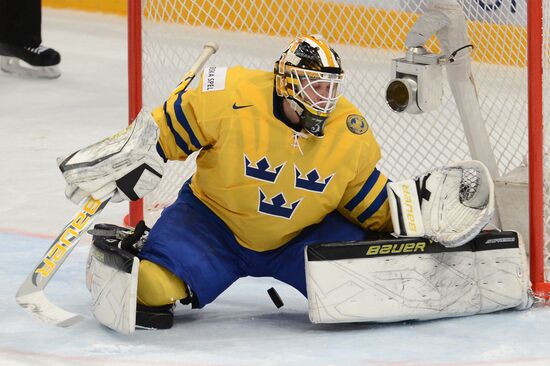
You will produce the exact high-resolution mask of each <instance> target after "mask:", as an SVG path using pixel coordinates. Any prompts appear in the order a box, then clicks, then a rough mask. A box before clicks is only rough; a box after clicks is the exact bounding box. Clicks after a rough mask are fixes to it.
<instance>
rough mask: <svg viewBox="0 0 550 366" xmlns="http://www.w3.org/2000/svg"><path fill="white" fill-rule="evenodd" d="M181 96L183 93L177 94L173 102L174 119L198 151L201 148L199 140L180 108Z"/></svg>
mask: <svg viewBox="0 0 550 366" xmlns="http://www.w3.org/2000/svg"><path fill="white" fill-rule="evenodd" d="M183 94H184V92H179V93H178V97H177V98H176V101H175V102H174V112H175V113H176V119H177V120H178V122H179V124H180V125H181V126H182V127H183V129H184V130H185V132H187V134H188V135H189V139H190V140H191V143H192V144H193V146H195V148H196V149H197V150H198V149H200V148H201V147H202V145H201V143H200V142H199V139H197V136H195V133H194V132H193V129H192V128H191V126H190V125H189V121H188V120H187V117H185V113H183V108H182V107H181V97H182V95H183Z"/></svg>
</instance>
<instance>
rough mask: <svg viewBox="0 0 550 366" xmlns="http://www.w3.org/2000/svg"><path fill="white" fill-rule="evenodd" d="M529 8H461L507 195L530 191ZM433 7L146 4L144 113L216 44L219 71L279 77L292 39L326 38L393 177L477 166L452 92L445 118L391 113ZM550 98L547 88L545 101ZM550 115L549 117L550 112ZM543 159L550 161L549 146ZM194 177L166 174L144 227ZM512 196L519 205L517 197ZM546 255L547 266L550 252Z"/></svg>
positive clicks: (522, 0) (515, 2)
mask: <svg viewBox="0 0 550 366" xmlns="http://www.w3.org/2000/svg"><path fill="white" fill-rule="evenodd" d="M528 1H534V0H502V1H496V2H495V1H469V0H459V3H460V4H461V5H462V7H463V9H464V12H465V14H466V17H467V19H468V32H469V35H470V40H471V43H472V44H473V45H474V47H475V49H474V51H473V59H474V63H473V74H474V77H475V81H476V87H477V92H478V95H479V102H480V105H481V111H482V114H483V118H484V120H485V127H486V130H487V133H488V136H489V140H490V143H491V145H492V150H493V152H494V156H495V158H496V162H497V165H498V171H499V175H501V176H502V177H503V178H502V179H501V180H502V182H503V183H502V184H503V185H507V184H508V183H507V181H506V177H507V176H509V175H511V176H514V177H516V178H515V181H514V184H515V183H518V182H519V181H521V182H520V183H525V182H526V173H525V172H526V171H527V169H526V168H525V165H526V161H527V160H526V157H527V156H528V152H529V140H528V92H527V88H528V77H527V75H528V74H527V72H526V70H527V37H528V33H527V16H528V15H527V14H528V12H527V7H528V5H527V2H528ZM427 2H428V0H344V1H318V0H289V1H280V0H278V1H275V0H241V1H222V0H164V1H162V0H144V1H142V7H141V15H140V21H141V33H140V35H141V37H142V53H141V56H142V58H143V59H142V63H141V64H142V67H143V76H142V85H143V90H142V96H143V105H144V106H145V107H147V108H154V107H155V106H157V105H160V104H161V103H162V102H163V101H164V99H165V98H166V96H167V95H168V93H169V92H170V91H171V90H172V89H173V88H174V87H175V86H176V85H177V84H178V82H179V80H180V78H181V76H182V75H183V74H184V73H185V71H186V70H187V69H188V68H189V67H190V66H191V64H192V63H193V61H194V60H195V59H196V57H197V55H198V54H199V53H200V51H201V49H202V46H203V44H204V43H205V42H207V41H215V42H217V43H219V44H220V50H219V51H218V53H217V54H215V55H214V56H213V57H212V58H211V59H210V61H209V64H210V65H220V66H232V65H242V66H247V67H251V68H256V69H265V70H272V68H273V62H274V61H275V60H276V59H278V57H279V56H280V52H281V51H282V50H283V49H284V47H285V46H286V44H287V43H288V41H289V40H290V39H291V38H292V37H294V36H296V35H299V34H312V33H313V34H322V35H323V36H324V37H325V38H326V39H327V40H328V41H329V42H330V43H331V44H332V45H333V47H334V48H335V49H336V50H337V52H338V53H339V54H340V56H341V59H342V62H343V66H344V69H345V72H346V89H345V95H346V96H347V97H348V98H349V99H351V101H353V102H354V103H355V104H356V105H357V106H358V107H359V109H360V110H361V111H362V112H363V113H364V115H365V117H366V118H367V120H368V122H369V124H370V125H371V126H372V129H373V131H374V132H375V135H376V137H377V139H378V141H379V143H380V145H381V148H382V153H383V159H382V161H381V163H380V168H381V169H382V170H383V171H384V172H385V173H386V174H387V175H388V176H390V177H391V178H393V179H400V178H408V177H411V176H414V175H417V174H418V173H419V172H422V171H425V170H428V169H431V168H432V167H434V166H443V165H447V164H449V163H452V162H455V161H459V160H465V159H470V158H471V156H470V152H469V149H468V143H467V141H466V136H465V133H464V131H463V127H462V124H461V121H460V116H459V113H458V110H457V107H456V105H455V103H454V100H453V97H452V94H451V92H450V90H449V87H448V85H446V84H447V82H446V81H445V89H444V98H443V101H442V105H441V107H440V108H439V109H438V110H436V111H433V112H429V113H424V114H420V115H410V114H397V113H394V112H392V111H391V110H390V109H389V108H388V106H387V105H386V102H385V98H384V95H385V94H384V90H385V87H386V84H387V83H388V81H389V78H390V74H389V70H390V60H391V59H393V58H397V57H402V56H403V55H404V40H405V37H406V34H407V32H408V30H409V28H410V26H411V25H412V24H413V23H414V22H415V20H416V19H417V18H418V16H419V15H420V14H421V13H422V11H423V9H424V8H425V7H426V5H427ZM542 3H543V4H542V7H543V11H544V12H545V13H548V11H549V10H550V5H549V3H550V0H543V1H542ZM547 18H548V17H547V14H544V17H543V19H544V32H543V33H544V34H543V35H544V37H543V44H542V49H543V52H542V53H543V61H544V62H543V65H544V68H547V65H548V62H549V60H548V56H549V54H550V52H549V50H550V47H549V46H548V39H547V38H548V36H549V35H548V26H549V25H550V24H549V23H548V21H547ZM428 47H429V49H430V50H431V51H433V52H438V51H439V46H438V43H437V41H436V40H434V39H432V40H431V41H430V42H429V43H428ZM138 77H139V76H138ZM195 83H196V81H195ZM195 85H196V84H195ZM192 86H193V85H192ZM548 88H549V84H548V80H547V77H545V80H544V92H547V91H548ZM544 109H545V111H546V112H548V105H545V106H544ZM546 114H547V115H549V114H548V113H546ZM544 133H545V135H544V137H545V138H544V141H545V143H546V144H547V145H548V144H549V141H550V133H549V132H548V129H546V131H545V132H544ZM544 149H546V152H548V150H547V149H548V146H545V147H544ZM544 156H547V154H544ZM549 164H550V163H549V161H548V159H547V160H546V162H545V165H546V167H547V169H546V170H545V171H546V172H550V169H548V168H549ZM194 168H195V167H194V157H192V158H190V159H188V161H186V162H184V163H181V162H170V163H169V168H168V171H167V173H166V174H165V176H164V178H163V181H162V183H161V185H160V186H159V188H158V189H157V190H156V191H155V192H154V193H152V194H150V195H149V196H147V197H146V198H145V199H144V206H143V210H144V216H145V218H146V220H147V221H149V223H151V221H152V220H154V219H155V217H157V216H158V210H159V209H161V208H163V207H165V206H166V205H168V204H170V203H171V202H172V201H173V200H174V199H175V197H176V194H177V192H178V190H179V188H180V187H181V185H182V183H183V182H184V181H185V180H186V179H188V178H189V177H190V176H191V175H192V174H193V171H194ZM518 177H520V178H518ZM521 177H523V178H521ZM546 177H547V179H545V185H544V187H545V188H544V193H543V194H542V195H540V197H538V196H537V197H536V199H537V200H542V202H544V203H545V205H544V206H545V208H544V226H545V228H546V230H545V231H546V233H547V234H546V237H545V239H544V242H545V247H550V239H549V235H548V234H550V208H549V204H548V197H550V185H549V182H550V179H548V174H546ZM512 185H513V184H512ZM520 186H521V185H520ZM522 187H526V185H525V184H523V186H522ZM525 189H526V188H525ZM518 192H520V193H517V197H519V198H518V202H520V204H521V203H523V206H522V207H521V208H517V209H516V210H515V211H517V212H516V213H515V214H516V215H520V216H523V217H522V218H521V219H522V220H524V221H525V219H526V218H527V217H528V215H529V212H528V208H527V201H528V197H527V196H526V192H527V191H526V190H525V191H522V190H521V188H518ZM513 194H514V195H516V193H515V191H514V193H513ZM522 195H523V196H522ZM545 197H546V198H545ZM505 204H506V202H505ZM524 231H525V230H524ZM526 231H527V232H528V228H527V229H526ZM525 235H527V233H525V232H524V236H525ZM526 239H528V236H527V237H526ZM544 255H545V259H546V261H547V262H548V259H549V255H548V251H547V250H546V251H545V252H544ZM547 277H548V276H547Z"/></svg>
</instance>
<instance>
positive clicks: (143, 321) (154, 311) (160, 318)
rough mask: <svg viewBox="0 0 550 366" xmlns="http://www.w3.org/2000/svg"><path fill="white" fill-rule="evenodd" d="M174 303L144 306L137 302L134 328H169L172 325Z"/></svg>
mask: <svg viewBox="0 0 550 366" xmlns="http://www.w3.org/2000/svg"><path fill="white" fill-rule="evenodd" d="M174 307H175V305H165V306H156V307H152V306H144V305H140V304H137V309H136V328H145V329H169V328H172V325H174Z"/></svg>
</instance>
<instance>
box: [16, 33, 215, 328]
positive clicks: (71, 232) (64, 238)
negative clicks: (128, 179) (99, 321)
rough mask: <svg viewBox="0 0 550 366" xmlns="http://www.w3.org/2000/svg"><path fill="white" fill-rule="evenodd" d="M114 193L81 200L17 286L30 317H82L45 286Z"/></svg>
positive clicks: (56, 321) (65, 321) (187, 79)
mask: <svg viewBox="0 0 550 366" xmlns="http://www.w3.org/2000/svg"><path fill="white" fill-rule="evenodd" d="M218 48H219V46H218V44H217V43H215V42H207V43H205V44H204V47H203V50H202V52H201V54H200V56H199V57H198V59H197V60H196V61H195V63H194V64H193V66H191V68H190V69H189V71H187V72H186V73H185V75H184V76H183V79H182V81H181V82H180V84H179V85H178V87H177V89H176V90H181V91H185V90H186V89H187V87H188V86H189V84H190V83H191V82H192V81H193V79H194V78H195V76H196V75H197V73H198V72H199V71H200V70H201V69H202V68H203V66H204V64H205V63H206V61H208V59H209V58H210V56H211V55H213V54H214V53H216V51H217V50H218ZM113 194H114V192H112V193H110V194H108V195H107V196H105V197H104V198H102V199H100V200H95V199H93V198H92V197H91V196H88V197H87V198H86V199H84V200H83V201H82V202H81V203H80V210H79V211H78V212H77V213H76V214H75V215H74V217H73V218H72V219H71V220H70V221H69V223H67V225H65V227H64V228H63V230H62V231H61V233H60V234H59V236H58V237H57V238H56V239H55V240H54V242H53V243H52V245H51V246H50V248H49V249H48V250H47V251H46V253H45V254H44V255H43V256H42V260H41V261H40V262H39V263H38V265H37V266H36V268H35V269H34V271H33V272H31V273H30V274H29V275H28V276H27V278H26V279H25V281H24V282H23V283H22V284H21V286H20V287H19V290H18V291H17V294H16V295H15V299H16V301H17V303H18V304H19V305H20V306H21V307H22V308H23V309H25V310H26V311H27V312H28V313H30V314H31V315H32V316H34V317H36V318H38V319H40V320H42V321H44V322H46V323H49V324H53V325H57V326H60V327H69V326H71V325H73V324H75V323H77V322H79V321H80V320H82V315H79V314H75V313H71V312H69V311H66V310H64V309H62V308H61V307H59V306H57V305H55V304H54V303H52V302H51V301H49V300H48V298H47V297H46V295H45V294H44V288H45V287H46V286H47V285H48V282H49V281H50V280H51V279H52V277H53V276H54V274H55V273H56V272H57V270H58V269H59V267H61V265H62V264H63V262H64V261H65V259H67V257H68V256H69V254H70V253H71V252H72V250H73V249H74V247H75V246H76V244H77V243H78V241H79V240H80V237H81V236H82V234H84V233H85V232H86V230H87V229H88V228H89V227H90V226H91V225H92V223H93V221H94V219H95V218H96V217H97V216H99V214H100V213H101V211H103V209H104V208H105V206H106V205H107V203H108V202H109V201H110V200H111V198H112V197H113Z"/></svg>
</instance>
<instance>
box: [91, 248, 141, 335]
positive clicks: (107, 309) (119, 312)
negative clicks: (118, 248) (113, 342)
mask: <svg viewBox="0 0 550 366" xmlns="http://www.w3.org/2000/svg"><path fill="white" fill-rule="evenodd" d="M138 271H139V259H138V258H137V257H133V258H132V257H129V258H121V257H119V256H117V255H116V254H113V253H111V252H106V251H103V250H100V249H98V248H96V247H95V246H94V245H92V247H91V249H90V255H89V257H88V264H87V268H86V285H87V287H88V289H89V290H90V292H91V294H92V312H93V314H94V317H95V318H96V319H97V320H98V321H99V322H100V323H101V324H103V325H105V326H107V327H109V328H111V329H113V330H116V331H117V332H119V333H123V334H131V333H133V332H134V330H135V328H136V304H137V280H138Z"/></svg>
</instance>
